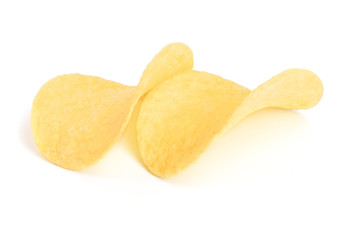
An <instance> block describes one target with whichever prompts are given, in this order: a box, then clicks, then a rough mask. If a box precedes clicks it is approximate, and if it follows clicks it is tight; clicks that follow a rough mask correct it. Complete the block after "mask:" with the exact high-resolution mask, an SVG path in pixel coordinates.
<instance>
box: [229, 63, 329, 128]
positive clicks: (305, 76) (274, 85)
mask: <svg viewBox="0 0 360 240" xmlns="http://www.w3.org/2000/svg"><path fill="white" fill-rule="evenodd" d="M323 91H324V88H323V85H322V83H321V80H320V78H319V77H318V76H317V75H316V74H315V73H313V72H311V71H309V70H306V69H288V70H286V71H284V72H282V73H279V74H278V75H276V76H274V77H272V78H271V79H270V80H268V81H266V82H265V83H263V84H261V85H260V86H258V87H257V88H256V89H255V90H253V91H252V92H251V93H250V94H249V96H247V97H246V99H245V100H244V101H243V102H242V103H241V105H240V106H239V107H238V108H237V109H236V111H235V112H234V114H233V115H232V116H231V118H230V120H229V121H228V123H227V125H226V126H225V127H224V130H223V132H225V131H227V130H229V129H230V128H231V127H233V126H234V125H235V124H237V123H238V122H239V121H241V120H242V119H243V118H245V117H246V116H248V115H250V114H251V113H253V112H256V111H258V110H260V109H264V108H269V107H277V108H284V109H290V110H298V109H308V108H311V107H313V106H315V105H316V104H317V103H318V102H319V101H320V99H321V97H322V95H323Z"/></svg>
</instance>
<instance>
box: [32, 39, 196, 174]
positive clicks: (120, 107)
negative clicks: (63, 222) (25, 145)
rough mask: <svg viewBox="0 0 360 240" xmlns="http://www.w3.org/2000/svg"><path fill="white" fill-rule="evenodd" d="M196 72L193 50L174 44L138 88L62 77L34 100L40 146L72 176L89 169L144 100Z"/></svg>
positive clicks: (148, 70)
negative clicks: (181, 76)
mask: <svg viewBox="0 0 360 240" xmlns="http://www.w3.org/2000/svg"><path fill="white" fill-rule="evenodd" d="M192 67H193V58H192V52H191V50H190V49H189V48H188V47H187V46H186V45H184V44H181V43H174V44H170V45H168V46H166V47H165V48H163V49H162V50H161V51H160V52H159V53H158V54H157V55H156V56H155V57H154V59H153V60H152V61H151V62H150V63H149V65H148V66H147V67H146V69H145V71H144V73H143V75H142V77H141V80H140V83H139V86H138V88H136V87H129V86H125V85H122V84H119V83H116V82H112V81H108V80H104V79H101V78H98V77H92V76H86V75H81V74H68V75H62V76H58V77H56V78H54V79H52V80H50V81H48V82H47V83H46V84H44V86H43V87H42V88H41V89H40V90H39V92H38V94H37V95H36V97H35V99H34V102H33V106H32V111H31V125H32V131H33V136H34V139H35V143H36V145H37V146H38V148H39V150H40V152H41V153H42V154H43V155H44V156H45V158H47V159H48V160H49V161H50V162H52V163H54V164H56V165H58V166H61V167H63V168H66V169H70V170H80V169H84V168H86V167H89V166H91V165H92V164H94V163H96V162H97V161H98V160H99V159H100V158H101V157H102V156H103V155H104V154H105V153H106V152H107V151H108V150H109V149H110V147H111V146H112V145H113V144H114V142H115V140H116V139H117V138H118V137H119V135H120V134H121V133H122V131H123V130H124V128H125V127H126V125H127V123H128V121H129V119H130V116H131V113H132V111H133V109H134V107H135V105H136V103H137V101H138V100H139V98H140V97H141V96H142V95H144V94H145V93H147V92H148V91H149V90H150V89H151V88H153V87H154V86H156V85H157V84H158V83H160V82H162V81H164V80H166V79H167V78H169V77H172V76H174V75H177V74H179V73H181V72H183V71H186V70H190V69H192Z"/></svg>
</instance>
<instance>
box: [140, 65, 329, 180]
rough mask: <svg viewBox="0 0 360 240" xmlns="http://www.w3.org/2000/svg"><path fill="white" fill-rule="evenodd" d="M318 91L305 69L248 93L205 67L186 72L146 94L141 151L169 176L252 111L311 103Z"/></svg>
mask: <svg viewBox="0 0 360 240" xmlns="http://www.w3.org/2000/svg"><path fill="white" fill-rule="evenodd" d="M321 96H322V84H321V82H320V80H319V78H318V77H317V76H316V75H315V74H313V73H312V72H310V71H307V70H300V69H290V70H287V71H285V72H283V73H281V74H279V75H277V76H275V77H273V78H272V79H270V80H269V81H267V82H265V83H264V84H262V85H260V86H259V87H258V88H256V89H255V90H254V91H252V92H251V93H250V91H249V90H248V89H246V88H244V87H241V86H239V85H237V84H235V83H234V82H231V81H229V80H224V79H222V78H220V77H218V76H215V75H212V74H209V73H204V72H196V71H189V72H185V73H183V74H180V75H177V76H175V77H173V78H171V79H169V80H167V81H165V82H163V83H161V84H159V85H158V86H157V87H156V88H155V89H153V90H152V91H151V92H150V93H149V94H148V95H147V96H146V97H145V98H144V101H143V103H142V105H141V108H140V112H139V116H138V121H137V131H138V136H137V137H138V143H139V149H140V153H141V156H142V158H143V161H144V164H145V166H146V167H147V168H148V169H149V171H150V172H152V173H153V174H154V175H156V176H159V177H169V176H172V175H174V174H177V173H179V172H180V171H181V170H183V169H185V168H186V167H188V166H189V165H190V164H191V163H193V162H194V161H195V160H196V159H197V157H198V156H199V155H200V154H201V153H202V152H203V151H204V150H205V148H206V147H207V146H208V145H209V144H210V143H211V141H212V139H213V138H214V137H215V136H216V135H218V134H220V133H222V132H224V130H226V129H228V128H230V127H231V126H233V125H234V124H236V123H237V122H238V121H240V120H241V119H243V118H244V117H246V116H247V115H249V114H250V113H252V112H254V111H256V110H259V109H261V108H266V107H281V108H287V109H302V108H309V107H312V106H314V105H315V104H316V103H317V102H318V101H319V100H320V98H321Z"/></svg>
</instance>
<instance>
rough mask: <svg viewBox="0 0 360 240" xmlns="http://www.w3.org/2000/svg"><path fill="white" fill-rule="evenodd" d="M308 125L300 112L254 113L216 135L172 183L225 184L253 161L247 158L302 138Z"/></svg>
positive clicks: (196, 185) (274, 111)
mask: <svg viewBox="0 0 360 240" xmlns="http://www.w3.org/2000/svg"><path fill="white" fill-rule="evenodd" d="M307 125H308V124H307V121H306V119H305V118H304V117H303V116H302V115H301V114H300V113H299V112H295V111H289V110H283V109H275V108H271V109H265V110H261V111H258V112H255V113H253V114H251V115H250V116H248V117H247V118H245V119H244V120H242V121H241V122H239V123H238V124H237V125H236V126H235V127H233V128H232V129H230V130H229V131H228V132H227V133H225V134H224V135H220V136H217V137H216V139H215V140H214V142H212V143H211V144H210V146H209V147H208V148H207V149H206V150H205V152H204V153H203V154H202V155H201V156H200V158H199V159H198V161H197V162H195V163H194V164H193V165H192V166H190V167H189V168H188V169H186V170H185V171H183V172H182V173H180V174H179V175H177V176H174V177H172V178H170V179H169V182H171V183H173V184H175V185H179V186H184V187H200V186H201V187H211V186H214V185H216V184H220V182H222V183H224V182H225V184H226V182H229V181H231V179H233V178H234V177H235V176H234V174H235V175H236V174H237V172H239V173H240V172H241V168H243V167H244V166H245V165H248V164H251V163H249V162H247V161H248V159H251V158H253V156H254V155H256V154H257V153H259V151H262V150H263V149H264V148H271V147H272V146H276V144H282V143H284V142H287V141H289V139H291V138H292V139H294V138H296V137H299V135H301V134H304V132H306V131H304V130H305V129H306V127H307ZM264 161H277V160H276V156H269V157H268V158H267V159H266V160H264ZM280 164H281V163H280ZM240 174H241V173H240Z"/></svg>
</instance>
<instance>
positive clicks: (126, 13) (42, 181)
mask: <svg viewBox="0 0 360 240" xmlns="http://www.w3.org/2000/svg"><path fill="white" fill-rule="evenodd" d="M356 3H357V1H315V0H312V1H304V0H303V1H224V0H223V1H184V0H182V1H176V2H175V1H104V0H102V1H76V0H72V1H64V0H63V1H36V0H32V1H6V0H5V1H4V0H1V2H0V27H1V28H0V81H1V94H0V98H1V101H0V104H1V119H0V123H1V124H0V133H1V135H0V141H1V142H0V144H1V156H0V159H1V160H0V239H4V240H5V239H205V238H213V239H347V240H349V239H360V207H359V205H360V196H359V192H360V174H359V173H360V154H359V147H360V145H359V143H360V140H359V135H360V128H359V123H360V118H359V103H360V97H359V91H360V77H359V76H360V75H359V72H360V71H359V70H360V35H359V32H360V7H359V6H357V4H356ZM171 42H183V43H186V44H187V45H189V46H190V47H191V48H192V50H193V52H194V60H195V67H194V68H195V69H197V70H202V71H208V72H211V73H214V74H218V75H220V76H222V77H224V78H227V79H231V80H233V81H235V82H237V83H239V84H241V85H243V86H246V87H248V88H250V89H254V88H255V87H256V86H257V85H258V84H261V83H262V82H264V81H266V80H268V79H269V78H270V77H271V76H273V75H275V74H277V73H279V72H281V71H283V70H285V69H288V68H306V69H309V70H312V71H313V72H315V73H316V74H317V75H318V76H319V77H320V78H321V79H322V81H323V84H324V87H325V92H324V96H323V99H322V100H321V102H320V103H319V105H317V106H316V107H314V108H313V109H310V110H304V111H297V112H294V111H285V110H276V109H269V110H264V111H260V112H257V113H255V114H253V115H251V116H250V117H248V118H246V119H245V120H243V121H242V122H241V123H239V124H238V125H237V126H236V127H235V128H233V129H232V130H230V131H229V132H228V133H227V134H225V135H224V136H222V137H220V138H219V139H218V140H217V141H216V142H214V143H213V144H212V145H211V146H210V147H209V148H208V149H207V150H206V152H205V153H204V154H203V155H202V156H201V157H200V159H199V160H198V162H197V163H196V164H194V165H193V166H191V167H190V168H189V169H188V170H186V171H184V172H183V173H181V174H179V175H178V176H176V177H174V178H171V179H167V180H163V179H159V178H156V177H154V176H153V175H151V174H150V173H148V172H147V171H146V169H145V168H144V167H143V166H142V165H141V160H140V158H139V155H138V152H137V146H136V142H134V140H135V136H134V127H135V125H134V121H132V122H131V124H130V125H129V127H128V128H127V130H126V133H125V134H124V136H123V137H122V138H121V139H120V140H119V141H118V142H117V143H116V144H115V146H114V147H113V149H112V150H111V151H110V152H109V153H108V154H107V155H106V156H105V157H104V158H103V159H102V160H101V161H100V162H99V163H98V164H96V165H95V166H93V167H91V168H89V169H87V170H85V171H83V172H71V171H67V170H64V169H62V168H59V167H56V166H54V165H52V164H50V163H49V162H47V161H46V160H44V159H43V158H42V157H41V155H40V153H39V152H38V150H37V149H36V146H35V145H34V142H33V139H32V134H31V130H30V116H29V113H30V110H31V104H32V100H33V98H34V96H35V95H36V93H37V91H38V90H39V88H40V87H41V86H42V84H44V83H45V82H46V81H47V80H49V79H51V78H53V77H55V76H57V75H59V74H64V73H75V72H78V73H82V74H88V75H95V76H100V77H103V78H105V79H109V80H114V81H118V82H121V83H123V84H128V85H136V84H137V82H138V80H139V78H140V76H141V74H142V71H143V69H144V68H145V66H146V64H147V63H148V62H149V61H150V60H151V59H152V57H153V56H154V55H155V54H156V53H157V52H158V51H159V50H160V49H161V48H162V47H163V46H165V45H166V44H168V43H171Z"/></svg>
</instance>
